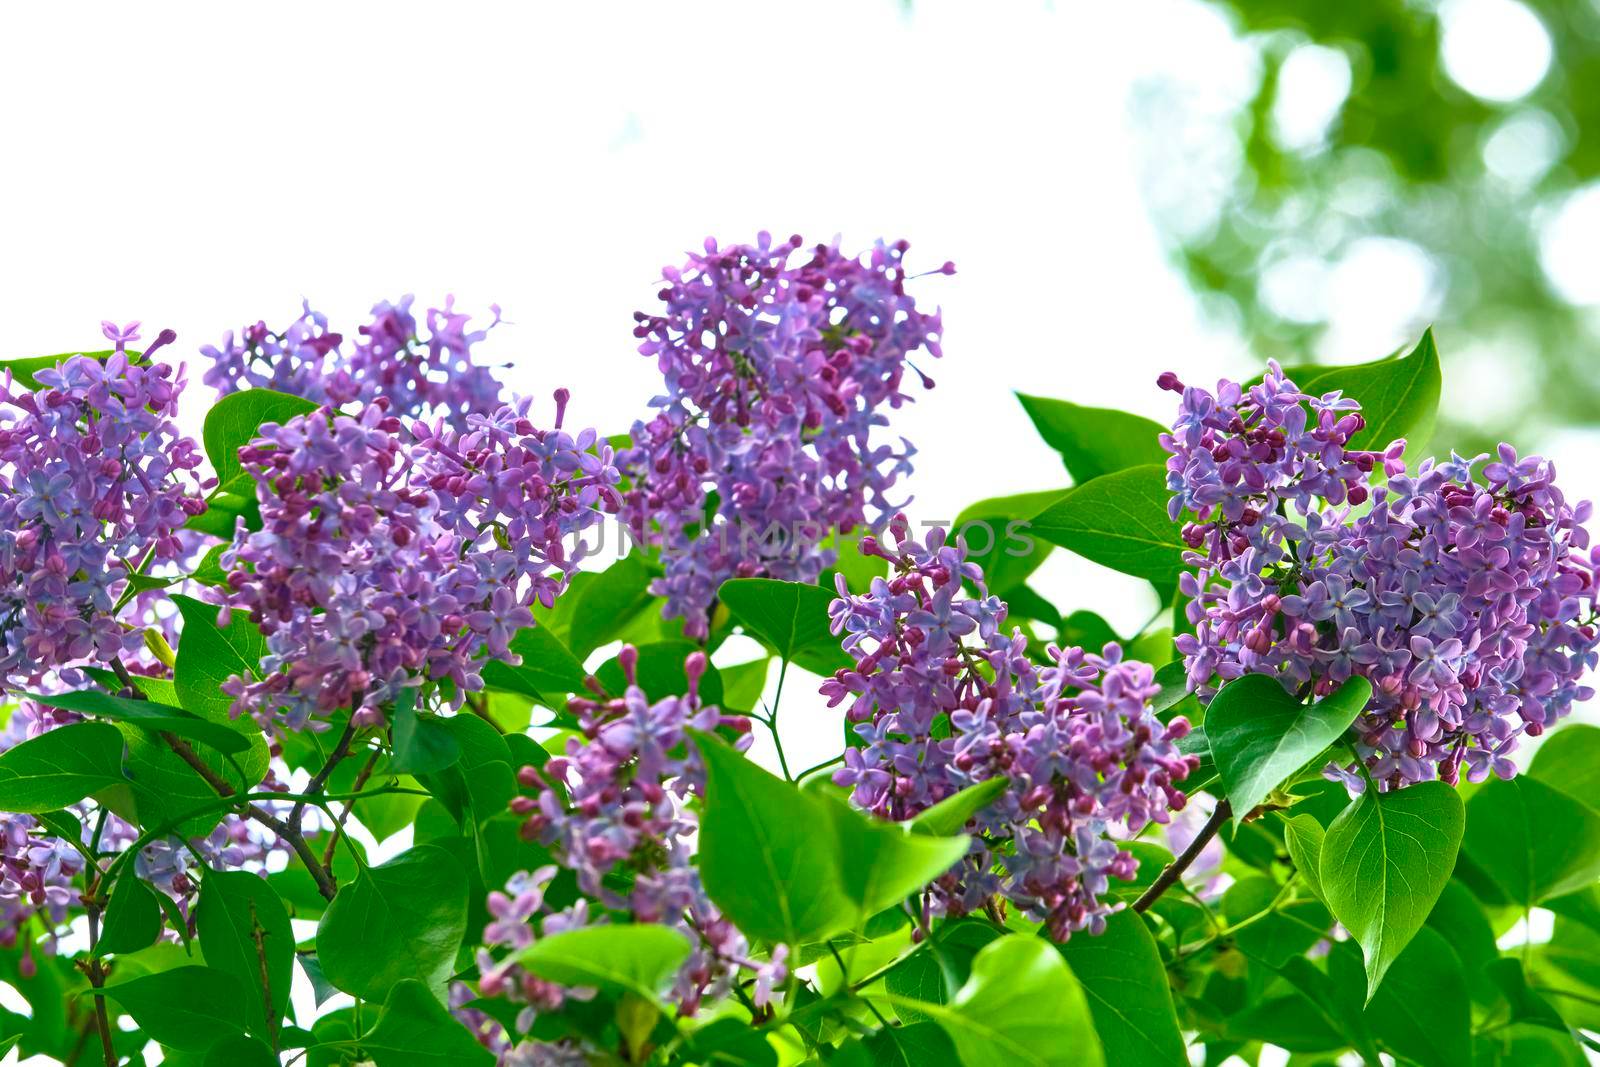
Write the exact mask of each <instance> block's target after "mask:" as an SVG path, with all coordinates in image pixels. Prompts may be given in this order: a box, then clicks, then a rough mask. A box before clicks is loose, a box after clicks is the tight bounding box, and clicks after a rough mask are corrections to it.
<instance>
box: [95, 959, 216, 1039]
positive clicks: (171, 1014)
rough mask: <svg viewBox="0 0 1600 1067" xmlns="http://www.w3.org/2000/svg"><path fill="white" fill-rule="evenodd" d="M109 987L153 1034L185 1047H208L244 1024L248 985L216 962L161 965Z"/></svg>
mask: <svg viewBox="0 0 1600 1067" xmlns="http://www.w3.org/2000/svg"><path fill="white" fill-rule="evenodd" d="M105 993H106V996H108V997H110V998H111V999H112V1000H115V1001H116V1002H117V1003H118V1004H120V1005H122V1010H123V1011H126V1012H127V1013H128V1014H129V1015H131V1016H133V1020H134V1022H136V1023H138V1024H139V1029H140V1030H143V1031H144V1033H145V1035H146V1036H147V1037H148V1038H150V1039H151V1040H152V1041H158V1042H160V1043H161V1044H163V1045H170V1046H172V1047H173V1048H175V1049H178V1050H180V1051H183V1052H205V1051H207V1050H208V1049H210V1048H211V1046H212V1045H215V1044H216V1043H217V1042H218V1041H221V1040H222V1039H223V1038H227V1037H232V1036H234V1035H236V1034H239V1033H241V1032H243V1030H244V1023H245V1014H244V1012H245V1009H244V991H243V990H242V989H240V988H239V983H238V982H237V981H236V980H235V979H234V977H233V975H231V974H226V973H224V972H222V971H219V970H215V969H213V968H211V967H174V968H173V969H172V970H170V971H155V972H153V973H151V974H147V975H144V976H142V977H139V978H133V979H130V980H129V981H126V982H118V983H116V984H115V985H109V986H106V989H105Z"/></svg>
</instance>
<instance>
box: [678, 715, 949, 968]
mask: <svg viewBox="0 0 1600 1067" xmlns="http://www.w3.org/2000/svg"><path fill="white" fill-rule="evenodd" d="M694 740H695V745H696V747H697V748H699V750H700V754H701V756H702V758H703V759H704V760H705V764H706V799H705V809H704V813H703V814H702V816H701V819H700V856H699V863H700V877H701V879H702V881H703V882H704V883H705V887H706V893H707V894H708V895H709V896H710V897H711V899H712V900H713V901H714V902H715V903H716V904H717V906H718V907H719V908H721V909H722V911H723V913H724V914H725V915H727V916H728V918H729V919H731V920H732V921H733V922H734V924H735V925H737V926H738V927H739V928H740V929H741V930H743V931H744V932H745V933H746V934H750V935H752V936H755V937H761V938H765V939H767V940H769V941H782V942H786V943H788V944H791V945H796V946H798V945H802V944H805V943H807V942H812V941H821V940H824V939H826V938H828V937H831V936H832V935H834V934H838V933H842V932H844V931H846V930H849V929H852V928H856V927H859V926H860V925H861V924H863V923H864V922H865V921H866V920H867V918H868V917H870V916H872V915H875V914H877V913H878V912H879V911H882V910H883V909H884V908H886V907H888V906H890V905H891V904H895V903H898V902H899V901H900V900H903V899H904V898H905V897H906V896H907V895H908V894H910V893H911V892H913V891H914V890H916V889H917V888H918V887H919V886H922V885H925V884H926V883H927V882H930V881H932V880H933V879H934V878H936V877H938V876H939V875H940V874H943V873H944V872H945V871H946V870H948V869H949V868H950V866H951V865H952V864H954V863H955V862H956V861H957V860H959V859H960V858H961V856H962V855H964V854H965V852H966V849H967V839H966V838H965V837H953V838H952V837H930V836H925V835H921V834H915V835H914V834H911V833H909V832H907V831H906V829H905V828H904V827H901V826H899V825H897V824H894V823H881V822H875V821H872V820H869V819H867V818H866V817H865V816H863V815H860V814H858V813H856V812H855V811H853V810H851V809H850V808H849V807H848V806H846V805H845V804H843V803H842V802H841V801H837V800H834V799H833V798H831V797H828V796H826V795H824V794H814V793H810V792H804V791H801V790H799V789H797V788H795V787H794V786H793V785H791V784H790V783H788V782H785V781H783V780H781V779H779V778H777V777H775V776H773V775H771V774H768V773H767V772H766V771H764V770H762V769H761V768H760V767H757V766H756V765H755V764H754V763H751V762H750V761H749V760H747V759H745V758H744V757H743V756H741V755H740V754H739V753H737V752H735V751H734V750H733V749H731V748H729V747H728V746H727V745H725V744H723V743H722V742H720V741H718V740H716V739H715V738H712V737H709V736H706V735H704V734H695V735H694Z"/></svg>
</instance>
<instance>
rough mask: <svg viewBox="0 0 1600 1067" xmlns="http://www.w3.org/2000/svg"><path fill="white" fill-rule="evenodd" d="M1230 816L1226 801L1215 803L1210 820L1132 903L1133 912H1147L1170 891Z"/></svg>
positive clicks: (1231, 811)
mask: <svg viewBox="0 0 1600 1067" xmlns="http://www.w3.org/2000/svg"><path fill="white" fill-rule="evenodd" d="M1232 816H1233V806H1232V805H1230V804H1229V803H1228V802H1227V801H1226V800H1219V801H1217V809H1216V810H1215V811H1213V812H1212V813H1211V818H1209V819H1207V820H1206V824H1205V825H1204V826H1202V827H1200V832H1199V833H1198V834H1196V835H1195V837H1194V840H1193V841H1191V842H1189V847H1188V848H1186V849H1184V850H1183V852H1182V853H1180V854H1179V856H1178V858H1177V859H1175V860H1173V861H1172V862H1171V863H1169V864H1167V866H1166V868H1165V869H1164V870H1162V872H1161V873H1160V874H1158V875H1156V880H1155V881H1154V882H1151V883H1150V888H1149V889H1146V890H1145V891H1144V892H1143V893H1141V894H1140V895H1139V899H1138V900H1136V901H1134V902H1133V910H1134V911H1145V910H1147V909H1148V908H1149V907H1150V905H1152V904H1154V903H1155V902H1156V900H1157V899H1159V898H1160V896H1161V894H1162V893H1165V892H1166V891H1167V890H1168V889H1171V888H1172V885H1173V883H1174V882H1176V881H1177V880H1178V879H1179V878H1181V877H1183V872H1184V871H1186V870H1188V869H1189V865H1190V864H1191V863H1193V862H1194V861H1195V858H1196V857H1197V856H1199V855H1200V853H1201V852H1202V851H1203V850H1204V849H1205V847H1206V845H1208V844H1210V843H1211V839H1212V838H1213V837H1216V836H1217V833H1218V831H1220V830H1221V829H1222V826H1223V824H1224V823H1226V822H1227V821H1228V819H1229V818H1231V817H1232Z"/></svg>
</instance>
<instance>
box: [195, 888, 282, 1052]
mask: <svg viewBox="0 0 1600 1067" xmlns="http://www.w3.org/2000/svg"><path fill="white" fill-rule="evenodd" d="M195 927H196V929H197V931H198V933H199V935H200V951H201V952H202V953H204V954H205V959H206V963H207V964H208V965H209V966H211V967H215V968H216V969H217V970H219V971H226V972H227V973H228V974H231V975H233V977H234V978H235V979H236V980H237V981H238V982H239V985H240V988H242V989H243V990H244V991H245V996H244V1011H245V1019H246V1023H247V1029H249V1030H250V1032H252V1033H254V1034H255V1035H256V1036H258V1037H263V1038H267V1039H268V1040H270V1039H271V1037H272V1031H273V1030H274V1029H275V1028H276V1027H277V1026H279V1025H281V1024H282V1021H283V1015H284V1010H285V1009H286V1008H287V1007H288V1004H289V985H290V982H292V981H293V979H294V933H293V931H292V930H291V929H290V927H289V913H288V911H286V910H285V909H284V906H283V901H282V900H280V899H279V897H278V894H277V893H275V892H273V890H272V887H271V886H270V885H268V884H267V880H266V879H265V878H262V877H260V876H259V875H255V874H251V873H249V872H247V871H207V872H206V873H205V875H204V877H203V878H202V879H201V881H200V899H199V902H198V903H197V904H196V905H195ZM258 934H259V948H258V940H257V938H258ZM263 956H264V957H265V962H264V963H263ZM263 968H265V970H266V988H265V989H263V987H262V970H263ZM269 991H270V993H271V1000H272V1021H271V1025H269V1022H268V1019H267V1013H266V1004H267V993H268V992H269Z"/></svg>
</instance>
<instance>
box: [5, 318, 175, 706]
mask: <svg viewBox="0 0 1600 1067" xmlns="http://www.w3.org/2000/svg"><path fill="white" fill-rule="evenodd" d="M137 327H138V324H137V323H134V324H132V325H130V326H126V327H120V328H119V327H116V326H113V325H112V324H111V323H106V324H105V332H106V335H107V337H109V338H111V339H112V340H113V341H114V342H115V344H116V349H115V351H114V352H113V353H112V354H111V355H109V356H108V357H106V359H105V361H104V362H103V363H102V362H101V361H99V360H97V359H93V358H90V357H88V356H74V357H72V358H70V359H67V360H65V361H63V362H62V363H60V364H59V365H57V366H55V367H52V368H48V369H45V370H41V371H38V372H37V373H36V374H35V375H34V377H35V380H36V381H37V382H38V384H39V388H38V389H36V390H33V391H29V390H25V389H21V388H19V387H18V385H17V383H16V382H15V381H14V380H13V378H12V377H11V374H10V372H9V371H7V372H6V374H5V377H4V379H3V381H0V683H3V684H4V685H6V686H7V687H19V686H22V685H25V684H28V685H31V684H37V683H38V682H39V681H40V680H41V679H43V678H44V676H45V675H46V674H47V673H48V672H50V671H51V670H52V669H56V668H61V667H65V666H69V665H71V664H73V663H76V662H80V661H83V660H87V659H96V660H101V661H104V660H109V659H113V658H115V657H117V656H119V655H121V654H122V653H124V652H126V651H130V650H131V649H132V648H134V647H135V646H136V645H137V644H138V641H139V636H138V634H137V633H135V632H132V631H130V630H128V629H126V628H125V627H123V626H122V625H120V624H119V623H118V621H117V618H116V613H115V610H114V609H115V607H116V605H117V601H118V598H119V597H120V596H121V594H122V592H123V590H124V589H125V588H126V586H127V581H128V578H129V576H130V575H132V574H134V573H138V572H142V571H144V570H145V569H147V568H149V567H152V566H155V565H159V564H163V563H166V562H169V561H171V560H173V559H176V558H177V557H178V556H180V555H181V554H182V551H183V545H182V542H181V540H180V538H179V536H178V534H179V531H180V529H181V528H182V526H183V524H184V523H185V522H186V521H188V519H189V518H190V517H191V516H194V515H198V514H200V513H201V512H203V511H204V510H205V504H204V502H203V501H202V500H201V492H200V491H201V489H202V488H203V485H202V483H201V480H200V475H199V474H198V473H197V470H198V468H199V467H200V462H201V455H200V451H199V449H198V448H197V447H196V446H195V443H194V442H193V441H192V440H190V439H189V438H187V437H184V436H183V435H182V434H180V433H179V432H178V429H177V426H176V425H175V424H174V423H173V421H172V418H173V416H174V414H175V413H176V410H177V401H178V394H179V393H180V392H181V391H182V390H183V385H184V382H183V372H182V369H181V368H180V369H179V370H177V371H176V372H175V371H174V370H173V368H172V367H171V366H169V365H167V364H165V363H151V362H150V361H149V360H150V356H151V354H152V353H154V352H155V351H156V350H157V349H159V348H161V347H162V346H163V345H166V344H168V343H170V342H171V341H172V339H173V336H174V335H173V334H172V332H171V331H170V330H164V331H162V333H161V334H160V336H159V337H158V338H157V339H156V341H155V343H154V344H152V345H151V346H150V349H149V350H148V351H146V352H145V353H144V355H143V356H142V357H141V358H140V360H139V361H138V362H135V361H134V360H133V359H130V358H129V355H128V352H127V351H126V346H127V345H128V344H129V343H130V342H132V341H136V340H138V336H139V335H138V330H137Z"/></svg>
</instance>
